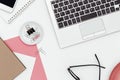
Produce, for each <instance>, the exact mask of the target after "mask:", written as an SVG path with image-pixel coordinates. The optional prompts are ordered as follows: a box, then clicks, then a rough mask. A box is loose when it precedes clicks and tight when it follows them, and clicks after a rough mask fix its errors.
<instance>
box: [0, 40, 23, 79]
mask: <svg viewBox="0 0 120 80" xmlns="http://www.w3.org/2000/svg"><path fill="white" fill-rule="evenodd" d="M24 70H25V66H24V65H23V64H22V63H21V61H20V60H19V59H18V58H17V57H16V56H15V54H14V53H13V52H12V51H11V50H10V49H9V48H8V47H7V46H6V44H5V43H4V42H3V41H2V39H0V80H13V79H14V78H16V77H17V76H18V75H19V74H21V73H22V72H23V71H24Z"/></svg>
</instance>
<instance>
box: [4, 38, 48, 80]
mask: <svg viewBox="0 0 120 80" xmlns="http://www.w3.org/2000/svg"><path fill="white" fill-rule="evenodd" d="M5 42H6V44H7V45H8V46H9V47H10V48H11V50H12V51H14V52H17V53H22V54H24V55H28V56H32V57H35V58H36V61H35V65H34V69H33V73H32V76H31V79H30V80H47V78H46V75H45V72H44V68H43V65H42V62H41V59H40V55H39V52H38V49H37V46H36V45H34V46H28V45H25V44H24V43H23V42H22V41H21V40H20V37H15V38H12V39H9V40H6V41H5Z"/></svg>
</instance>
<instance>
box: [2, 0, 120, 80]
mask: <svg viewBox="0 0 120 80" xmlns="http://www.w3.org/2000/svg"><path fill="white" fill-rule="evenodd" d="M28 21H35V22H37V23H39V24H40V25H41V26H42V28H43V30H44V38H43V40H42V42H41V43H40V44H38V48H41V47H42V48H43V49H44V50H45V51H46V53H47V54H42V53H40V55H41V58H42V62H43V65H44V68H45V72H46V75H47V78H48V80H74V79H73V78H72V77H71V76H70V75H69V73H68V72H67V68H68V67H69V66H70V65H76V64H81V65H82V64H87V63H96V64H97V61H96V59H95V57H94V54H97V55H98V57H99V59H100V62H101V65H103V66H105V67H106V69H105V70H104V69H102V76H101V78H102V79H101V80H108V79H109V76H110V73H111V71H112V69H113V68H114V66H116V65H117V64H118V63H119V62H120V32H119V33H115V34H112V35H108V36H106V37H102V38H99V39H95V40H92V41H89V42H86V43H82V44H78V45H74V46H71V47H68V48H65V49H60V48H59V46H58V42H57V40H56V35H55V32H54V29H53V27H52V22H51V20H50V16H49V13H48V11H47V7H46V4H45V0H36V1H35V2H34V3H33V4H32V5H31V6H30V7H29V8H28V9H27V10H25V11H24V13H23V14H22V15H21V16H19V17H18V18H17V19H16V20H15V21H14V22H13V23H12V24H7V23H5V22H4V21H3V20H2V19H0V36H1V37H2V38H3V39H9V38H12V37H15V36H18V35H19V30H20V28H21V26H22V25H23V24H24V23H25V22H28ZM74 72H76V73H78V75H79V76H80V77H81V79H82V80H98V69H97V68H94V67H86V68H77V69H74Z"/></svg>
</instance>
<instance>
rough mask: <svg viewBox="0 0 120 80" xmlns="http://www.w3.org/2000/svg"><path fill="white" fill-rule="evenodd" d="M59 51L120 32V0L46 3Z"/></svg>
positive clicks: (54, 0)
mask: <svg viewBox="0 0 120 80" xmlns="http://www.w3.org/2000/svg"><path fill="white" fill-rule="evenodd" d="M46 3H47V7H48V10H49V14H50V16H51V20H52V23H53V27H54V29H55V33H56V36H57V40H58V43H59V46H60V48H65V47H68V46H71V45H74V44H78V43H82V42H86V41H89V40H92V39H95V38H98V37H102V36H105V35H108V34H111V33H114V32H118V31H120V22H119V21H120V0H46Z"/></svg>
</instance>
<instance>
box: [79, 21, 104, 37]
mask: <svg viewBox="0 0 120 80" xmlns="http://www.w3.org/2000/svg"><path fill="white" fill-rule="evenodd" d="M80 32H81V34H82V37H83V39H91V38H94V37H95V36H100V35H102V34H105V32H106V30H105V26H104V22H103V20H102V19H93V20H90V21H86V22H84V23H82V24H81V25H80Z"/></svg>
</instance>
